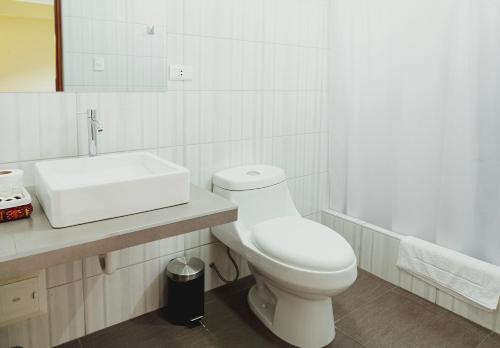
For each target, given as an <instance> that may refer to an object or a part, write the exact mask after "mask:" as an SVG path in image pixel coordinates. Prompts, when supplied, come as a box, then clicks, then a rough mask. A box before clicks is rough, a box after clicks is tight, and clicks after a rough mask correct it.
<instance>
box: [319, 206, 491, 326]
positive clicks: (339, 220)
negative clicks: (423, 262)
mask: <svg viewBox="0 0 500 348" xmlns="http://www.w3.org/2000/svg"><path fill="white" fill-rule="evenodd" d="M321 220H322V223H323V224H325V225H326V226H329V227H330V228H332V229H334V230H335V231H337V232H338V233H340V234H341V235H342V236H343V237H344V238H345V239H346V240H347V241H348V242H349V243H350V244H351V246H352V247H353V249H354V252H355V253H356V256H357V258H358V265H359V267H360V268H362V269H364V270H365V271H368V272H370V273H373V274H374V275H376V276H378V277H380V278H382V279H385V280H387V281H389V282H391V283H393V284H395V285H397V286H399V287H401V288H403V289H405V290H408V291H410V292H412V293H414V294H416V295H418V296H420V297H423V298H425V299H427V300H428V301H430V302H433V303H435V304H437V305H439V306H441V307H443V308H446V309H448V310H450V311H452V312H454V313H456V314H458V315H460V316H462V317H464V318H467V319H469V320H472V321H473V322H475V323H477V324H479V325H482V326H484V327H486V328H488V329H491V330H493V331H496V332H498V333H500V310H497V311H494V312H488V311H484V310H482V309H479V308H478V307H475V306H473V305H471V304H469V303H467V302H464V301H463V300H461V299H459V298H457V297H454V296H452V295H450V294H448V293H445V292H443V291H441V290H439V289H437V288H436V287H434V286H433V285H430V284H428V283H426V282H424V281H422V280H420V279H417V278H415V277H414V276H412V275H410V274H409V273H406V272H404V271H401V270H399V269H398V268H397V266H396V261H397V255H398V252H399V241H400V237H399V235H398V234H396V233H394V232H391V231H387V230H384V229H382V228H379V227H377V226H374V225H370V224H368V223H366V222H364V221H362V220H359V219H355V218H352V217H350V216H347V215H344V214H340V213H338V212H335V211H333V210H330V209H326V210H324V211H323V212H322V217H321Z"/></svg>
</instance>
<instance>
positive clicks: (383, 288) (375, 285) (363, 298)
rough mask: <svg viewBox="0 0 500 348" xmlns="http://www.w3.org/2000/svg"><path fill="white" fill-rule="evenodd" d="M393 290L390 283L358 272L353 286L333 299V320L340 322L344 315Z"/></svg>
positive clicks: (361, 271) (363, 272)
mask: <svg viewBox="0 0 500 348" xmlns="http://www.w3.org/2000/svg"><path fill="white" fill-rule="evenodd" d="M393 288H394V285H392V284H391V283H389V282H386V281H385V280H382V279H380V278H377V277H375V276H373V275H371V274H370V273H368V272H366V271H363V270H358V279H356V282H355V283H354V285H353V286H351V287H350V288H349V289H348V290H346V291H345V292H343V293H341V294H339V295H337V296H335V297H334V298H333V313H334V316H335V320H336V321H337V320H340V319H341V318H342V317H344V316H345V315H346V314H348V313H351V312H352V311H354V310H356V309H358V308H359V307H361V306H363V305H365V304H367V303H370V302H372V301H373V300H375V299H376V298H378V297H380V296H382V295H384V294H386V293H387V292H389V291H390V290H391V289H393Z"/></svg>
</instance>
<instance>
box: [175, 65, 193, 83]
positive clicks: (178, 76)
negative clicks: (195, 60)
mask: <svg viewBox="0 0 500 348" xmlns="http://www.w3.org/2000/svg"><path fill="white" fill-rule="evenodd" d="M193 73H194V71H193V67H192V66H191V65H170V80H171V81H192V80H193Z"/></svg>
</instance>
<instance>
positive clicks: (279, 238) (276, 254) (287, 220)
mask: <svg viewBox="0 0 500 348" xmlns="http://www.w3.org/2000/svg"><path fill="white" fill-rule="evenodd" d="M252 235H253V239H254V241H255V244H256V246H257V247H258V248H259V250H260V251H261V252H263V253H265V254H266V255H268V256H270V257H272V258H274V259H276V260H277V261H280V262H283V263H286V264H288V265H291V266H295V267H298V268H302V269H308V270H312V271H326V272H335V271H341V270H345V269H346V268H349V267H352V265H353V264H354V263H356V257H355V255H354V252H353V250H352V248H351V246H350V245H349V243H348V242H347V241H346V240H345V239H344V238H343V237H342V236H340V235H339V234H338V233H337V232H335V231H333V230H332V229H330V228H328V227H326V226H324V225H322V224H319V223H317V222H314V221H311V220H308V219H304V218H302V217H298V216H284V217H279V218H275V219H271V220H266V221H263V222H260V223H258V224H257V225H255V227H254V229H253V233H252Z"/></svg>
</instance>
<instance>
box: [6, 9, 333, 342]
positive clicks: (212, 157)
mask: <svg viewBox="0 0 500 348" xmlns="http://www.w3.org/2000/svg"><path fill="white" fill-rule="evenodd" d="M149 2H150V4H149V5H147V4H146V5H144V1H141V4H142V6H141V7H140V8H137V9H133V11H131V10H130V7H127V6H128V5H127V6H124V5H123V4H125V3H128V2H127V1H123V0H113V1H111V0H106V1H104V2H103V1H102V0H99V1H98V0H92V1H85V2H83V1H81V0H64V4H66V5H65V6H66V8H65V9H64V11H68V13H67V14H68V15H70V16H71V17H72V18H73V20H72V21H70V22H71V25H74V26H75V28H76V29H75V28H73V29H71V28H70V29H65V30H69V31H70V32H71V30H73V34H70V35H75V36H74V37H75V39H72V40H70V41H74V42H76V41H75V40H77V41H79V42H82V43H83V45H82V47H83V49H82V52H76V51H75V52H74V53H75V54H77V53H78V54H80V53H82V54H83V53H90V54H92V55H93V54H94V53H95V52H100V50H101V49H104V50H106V52H105V53H106V54H107V55H110V56H113V57H120V56H127V55H128V54H129V53H134V50H141V52H142V51H144V52H146V53H147V54H144V55H143V56H141V55H139V56H140V58H148V57H153V56H161V54H162V52H166V55H165V59H166V63H176V64H177V63H184V64H191V65H193V66H194V68H195V79H194V81H192V82H178V81H168V82H167V91H166V92H132V93H131V92H129V93H119V92H116V90H117V88H118V87H116V86H115V87H110V89H113V90H114V92H112V93H104V92H102V93H95V92H92V91H91V89H92V88H91V87H92V86H93V85H92V84H93V83H95V81H98V80H95V81H94V80H93V79H92V78H90V77H85V76H82V77H81V78H80V80H81V81H80V82H78V83H75V84H74V85H73V87H74V89H75V90H78V91H79V92H78V93H71V92H66V93H59V94H55V93H53V94H36V93H35V94H28V93H26V94H24V93H19V94H0V124H1V126H0V168H12V167H13V168H22V169H24V170H25V172H26V184H27V185H32V184H33V164H34V163H35V162H36V161H38V160H44V159H51V158H60V157H68V156H77V155H85V154H86V153H87V133H86V132H87V128H86V127H87V124H86V119H85V113H86V110H87V109H88V108H96V109H97V110H98V112H99V117H100V118H101V121H102V124H103V127H104V133H103V137H102V150H103V152H106V153H111V152H121V151H138V150H146V151H151V152H153V153H155V154H158V155H159V156H162V157H164V158H167V159H170V160H172V161H175V162H176V163H179V164H182V165H185V166H186V167H188V168H189V169H190V170H191V178H192V182H193V183H195V184H198V185H200V186H202V187H204V188H206V189H210V186H211V177H212V174H213V173H214V172H215V171H217V170H220V169H223V168H227V167H230V166H236V165H243V164H252V163H266V164H275V165H280V166H283V167H284V168H285V169H286V171H287V174H288V176H289V179H290V180H289V186H290V190H291V192H292V195H293V198H294V200H295V202H296V204H297V206H298V208H299V210H300V211H301V213H302V214H303V215H305V216H307V217H308V218H311V219H314V220H316V221H319V219H320V211H321V209H322V208H324V207H326V206H327V204H326V203H327V199H328V195H327V193H328V175H327V168H328V167H327V163H326V162H327V150H328V149H327V148H326V145H327V142H328V129H327V127H326V126H325V125H326V115H327V113H326V108H325V105H326V100H325V96H326V83H325V68H326V67H325V59H324V56H325V55H326V52H327V50H326V17H325V16H326V12H327V11H326V7H327V0H286V1H285V0H266V1H264V0H148V3H149ZM83 3H84V4H85V6H84V7H80V8H79V7H78V6H80V5H81V4H83ZM129 3H131V2H129ZM68 4H69V5H68ZM131 6H132V5H131ZM155 6H162V8H164V9H165V11H163V10H162V11H158V13H148V12H147V11H146V12H144V11H142V10H143V8H157V7H155ZM110 8H111V9H112V12H113V17H112V18H107V17H106V16H107V15H106V13H108V12H109V11H108V10H109V9H110ZM220 9H223V10H220ZM130 13H134V18H133V19H132V20H133V21H136V23H140V24H141V25H142V24H147V23H150V22H155V21H163V23H166V24H164V26H161V25H160V26H158V27H157V29H158V30H160V31H159V32H160V33H161V35H162V36H158V37H160V38H161V39H162V40H163V41H162V42H154V43H151V45H149V43H148V42H144V40H143V41H141V40H139V39H137V40H136V41H133V43H132V44H131V45H128V44H127V43H126V41H127V42H128V40H124V39H123V35H135V34H134V33H136V32H134V30H138V31H139V32H140V30H141V28H142V27H141V26H139V28H129V29H128V30H127V31H123V30H122V29H121V28H122V27H121V26H123V25H127V24H126V22H127V23H128V21H129V19H128V17H127V16H130ZM91 17H93V18H96V19H95V20H94V21H90V22H89V19H90V18H91ZM165 18H166V19H165ZM65 25H66V26H68V25H70V24H69V22H66V24H65ZM78 28H79V29H78ZM98 34H99V35H98ZM97 36H99V40H97V41H95V42H94V39H93V38H94V37H97ZM101 38H103V39H104V41H102V40H100V39H101ZM109 38H112V39H111V40H109ZM160 41H161V40H160ZM110 42H112V43H113V44H112V45H110V46H108V44H109V43H110ZM104 43H106V45H104ZM66 49H68V50H76V49H75V48H74V47H72V46H71V44H69V47H66ZM134 54H135V53H134ZM82 57H83V55H80V56H79V59H80V61H79V62H78V63H77V65H75V67H68V66H67V67H66V69H75V70H78V71H81V70H82V67H83V70H84V69H87V68H88V65H85V64H88V63H85V62H84V60H83V58H82ZM119 64H122V65H119ZM123 64H124V63H123V62H121V63H120V62H117V65H116V66H117V69H122V66H123ZM110 73H111V72H110ZM137 74H138V75H137V76H139V75H141V74H145V72H144V71H138V72H137ZM141 76H145V75H141ZM126 78H127V79H128V77H126ZM106 81H107V80H106V78H103V79H101V80H99V81H98V82H99V83H100V84H104V85H106V83H107V82H106ZM126 81H128V80H126ZM124 83H125V82H124V81H122V82H121V84H124ZM101 90H106V89H104V88H103V89H101ZM85 91H88V92H85ZM0 249H1V248H0ZM0 252H1V250H0ZM183 254H187V255H196V256H198V257H201V258H202V259H203V260H204V261H205V262H206V264H207V265H208V263H209V262H211V261H212V260H215V262H217V263H218V264H219V265H220V268H221V269H222V271H223V272H224V273H226V275H227V276H228V277H231V276H232V275H234V270H233V269H232V267H231V266H230V265H229V263H228V261H227V258H226V256H225V248H224V247H223V246H222V245H220V244H219V243H217V242H216V241H215V240H214V238H213V237H212V236H211V235H210V232H209V231H208V230H203V231H196V232H193V233H190V234H188V235H184V236H179V237H174V238H170V239H168V240H163V241H158V242H154V243H150V244H148V245H144V246H137V247H134V248H130V249H126V250H123V251H121V252H120V268H119V270H118V271H117V273H116V274H114V275H111V276H108V275H104V274H102V272H101V270H100V267H99V264H98V260H97V258H96V257H93V258H87V259H85V260H78V261H75V262H74V263H71V264H68V265H61V266H57V267H53V268H51V269H49V270H48V273H47V274H48V277H47V278H48V280H47V282H48V288H49V289H50V290H49V293H50V294H51V300H50V301H49V307H50V308H49V314H50V315H47V316H45V319H43V318H41V319H37V320H31V321H26V322H23V323H20V324H19V325H17V326H15V327H9V329H8V330H7V329H0V347H1V348H4V347H10V346H13V345H15V344H18V345H21V346H24V347H26V348H28V347H47V346H48V345H49V337H50V339H51V344H52V345H56V344H59V343H62V342H64V341H67V340H70V339H73V338H76V337H78V336H80V335H82V334H83V333H85V332H87V333H88V332H92V331H95V330H99V329H101V328H104V327H106V326H108V325H111V324H113V323H116V322H119V321H122V320H126V319H128V318H130V317H132V316H134V315H138V314H142V313H144V312H146V311H149V310H153V309H156V308H158V306H161V305H163V298H162V296H161V294H162V293H163V288H164V281H163V269H164V267H165V265H166V263H167V262H168V261H169V260H170V259H171V258H173V257H174V256H176V255H183ZM237 260H238V262H239V264H240V268H242V274H243V275H246V274H249V270H248V267H247V265H246V262H245V260H242V259H240V258H239V257H238V258H237ZM132 278H133V279H139V280H140V281H137V283H135V285H134V286H130V287H125V286H123V284H125V283H126V284H128V283H127V282H130V279H132ZM206 279H207V280H206V284H205V285H206V287H207V289H211V288H213V287H216V286H219V285H221V282H220V281H219V280H218V279H217V278H216V277H215V276H214V275H213V273H212V271H211V270H210V269H208V268H207V277H206ZM117 287H118V288H119V289H120V291H121V292H123V294H120V293H119V292H118V291H116V289H118V288H117ZM122 295H123V296H122ZM82 298H83V300H81V299H82ZM68 302H69V303H68ZM62 308H63V309H64V310H62V311H61V309H62ZM83 314H84V316H85V318H84V320H82V315H83ZM49 317H50V318H49ZM49 319H50V320H49ZM49 321H50V329H49ZM20 333H22V334H20ZM30 342H31V343H30ZM33 342H37V343H33Z"/></svg>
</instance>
